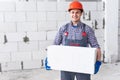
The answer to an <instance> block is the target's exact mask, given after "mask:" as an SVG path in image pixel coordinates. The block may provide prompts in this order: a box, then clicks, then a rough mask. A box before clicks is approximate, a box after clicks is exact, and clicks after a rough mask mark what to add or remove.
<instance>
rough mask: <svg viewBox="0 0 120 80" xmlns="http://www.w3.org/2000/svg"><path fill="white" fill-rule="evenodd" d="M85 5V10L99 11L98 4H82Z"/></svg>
mask: <svg viewBox="0 0 120 80" xmlns="http://www.w3.org/2000/svg"><path fill="white" fill-rule="evenodd" d="M81 3H82V4H83V7H84V10H85V11H86V10H97V5H98V4H97V2H92V1H91V2H81Z"/></svg>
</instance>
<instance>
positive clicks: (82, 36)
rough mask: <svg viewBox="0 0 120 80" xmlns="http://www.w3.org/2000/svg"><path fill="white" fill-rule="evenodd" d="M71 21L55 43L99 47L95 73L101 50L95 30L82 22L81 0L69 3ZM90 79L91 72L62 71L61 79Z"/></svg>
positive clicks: (99, 61) (56, 38) (58, 34)
mask: <svg viewBox="0 0 120 80" xmlns="http://www.w3.org/2000/svg"><path fill="white" fill-rule="evenodd" d="M68 11H69V14H70V17H71V22H69V23H67V24H65V25H63V26H62V27H61V28H60V29H59V31H58V33H57V35H56V37H55V40H54V44H55V45H60V44H62V45H66V46H78V47H88V46H89V45H90V46H91V47H94V48H97V58H96V64H95V74H96V73H97V72H98V70H99V67H100V65H101V51H100V47H99V44H98V42H97V39H96V37H95V34H94V31H93V30H92V28H91V27H89V26H88V25H86V24H84V23H82V22H81V21H80V18H81V16H82V13H83V6H82V4H81V3H80V2H79V1H73V2H71V3H70V5H69V9H68ZM75 76H76V78H77V80H90V74H83V73H75V72H67V71H61V80H74V77H75Z"/></svg>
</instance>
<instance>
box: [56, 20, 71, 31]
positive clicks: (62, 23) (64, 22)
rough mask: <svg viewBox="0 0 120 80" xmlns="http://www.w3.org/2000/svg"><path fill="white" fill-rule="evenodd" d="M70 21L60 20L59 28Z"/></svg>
mask: <svg viewBox="0 0 120 80" xmlns="http://www.w3.org/2000/svg"><path fill="white" fill-rule="evenodd" d="M69 22H70V21H58V22H57V30H59V28H60V27H62V26H63V25H65V24H66V23H69Z"/></svg>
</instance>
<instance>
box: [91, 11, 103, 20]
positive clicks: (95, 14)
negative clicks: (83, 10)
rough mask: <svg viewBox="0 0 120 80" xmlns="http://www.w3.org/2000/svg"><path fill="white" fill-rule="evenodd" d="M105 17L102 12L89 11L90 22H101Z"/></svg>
mask: <svg viewBox="0 0 120 80" xmlns="http://www.w3.org/2000/svg"><path fill="white" fill-rule="evenodd" d="M104 17H105V14H104V12H103V11H91V20H95V19H97V20H102V19H103V18H104Z"/></svg>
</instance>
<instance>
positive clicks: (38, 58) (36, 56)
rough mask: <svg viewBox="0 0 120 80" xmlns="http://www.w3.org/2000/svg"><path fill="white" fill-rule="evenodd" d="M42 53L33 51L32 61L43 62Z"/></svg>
mask: <svg viewBox="0 0 120 80" xmlns="http://www.w3.org/2000/svg"><path fill="white" fill-rule="evenodd" d="M41 54H42V53H40V51H32V60H41V59H42V55H41Z"/></svg>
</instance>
